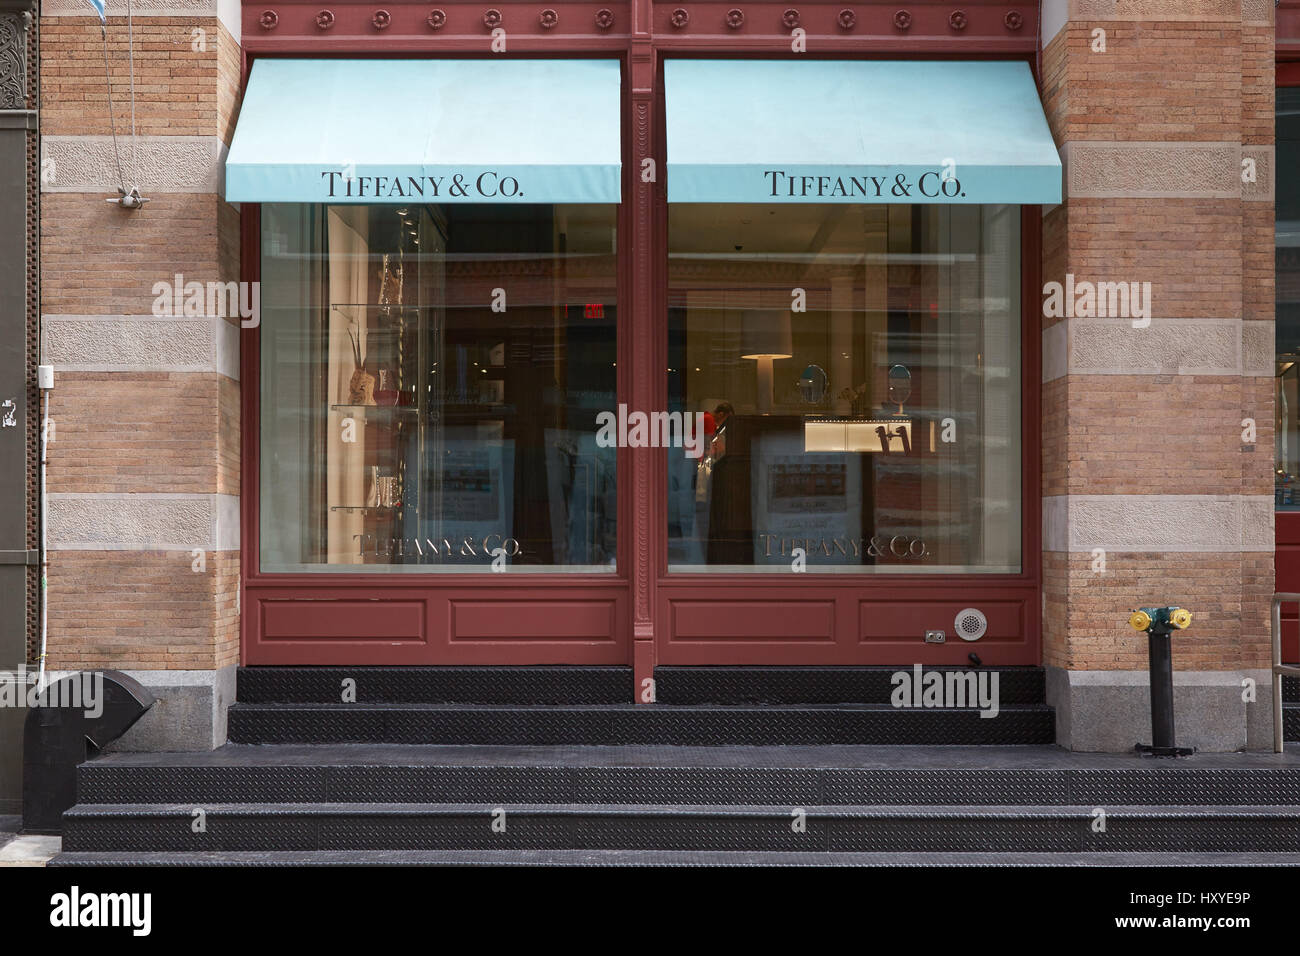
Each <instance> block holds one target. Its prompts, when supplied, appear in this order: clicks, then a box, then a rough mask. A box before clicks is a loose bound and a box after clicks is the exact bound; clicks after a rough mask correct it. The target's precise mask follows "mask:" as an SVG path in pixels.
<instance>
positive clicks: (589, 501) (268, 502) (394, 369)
mask: <svg viewBox="0 0 1300 956" xmlns="http://www.w3.org/2000/svg"><path fill="white" fill-rule="evenodd" d="M616 218H617V207H616V206H613V205H607V204H600V205H506V204H496V205H488V204H483V205H476V204H459V205H452V204H449V205H444V206H435V205H423V206H415V205H412V206H410V207H404V206H395V205H314V204H303V203H285V204H265V205H263V206H262V209H261V233H262V235H261V250H262V262H261V303H262V320H261V327H260V348H261V365H260V378H261V381H260V405H259V407H260V422H261V425H260V427H261V434H260V482H261V487H260V521H259V541H260V559H261V570H262V571H264V572H303V571H317V572H329V571H347V572H358V571H361V572H455V571H478V572H483V571H488V570H509V571H517V572H526V571H535V572H546V571H603V572H613V571H614V570H615V540H616V531H617V529H616V514H617V508H616V500H617V488H616V480H615V479H616V468H615V458H616V449H615V448H611V447H600V446H598V445H597V443H596V441H595V436H596V434H597V425H596V416H597V415H598V413H599V412H601V411H603V410H607V409H611V408H614V407H615V405H616V390H615V381H616V374H617V368H616V362H617V355H616V336H615V329H616V324H617V299H616V294H615V292H616V276H617V260H618V250H617V245H616Z"/></svg>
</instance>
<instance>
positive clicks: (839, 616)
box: [657, 575, 1039, 666]
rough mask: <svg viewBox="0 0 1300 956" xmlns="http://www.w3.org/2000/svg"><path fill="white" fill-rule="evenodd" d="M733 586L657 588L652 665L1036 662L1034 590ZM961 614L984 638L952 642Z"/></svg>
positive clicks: (967, 584)
mask: <svg viewBox="0 0 1300 956" xmlns="http://www.w3.org/2000/svg"><path fill="white" fill-rule="evenodd" d="M736 577H737V576H735V575H729V576H728V578H727V584H726V585H720V584H715V585H714V586H713V587H700V586H698V585H693V584H690V583H685V582H682V583H678V582H680V581H681V579H680V578H674V579H669V580H668V581H661V582H660V584H659V596H660V605H659V613H658V615H657V617H658V621H659V622H660V627H661V629H662V634H663V637H662V639H661V640H660V641H659V646H658V662H659V663H660V664H696V665H700V664H714V665H718V664H827V665H829V664H913V663H921V664H931V665H935V664H966V663H968V659H967V655H968V654H970V653H972V652H975V653H978V654H979V656H980V659H981V660H982V661H983V662H984V663H986V664H992V665H1006V666H1009V665H1018V664H1035V663H1037V662H1038V653H1039V652H1038V637H1039V635H1038V619H1037V615H1036V613H1035V611H1036V609H1037V607H1038V596H1037V594H1038V592H1037V587H1036V585H1033V584H1028V585H1026V584H1023V583H1022V584H1018V585H1015V586H1010V587H1009V586H1007V585H1006V584H1005V583H1003V584H1001V585H995V584H992V583H990V584H989V585H987V586H980V585H979V584H978V583H972V582H971V581H970V580H969V578H967V579H965V580H963V581H961V582H960V583H958V582H957V581H956V580H954V579H953V578H947V577H945V578H944V579H943V580H942V581H939V580H936V581H935V582H933V584H918V583H917V580H916V578H915V577H914V578H912V579H911V581H910V582H909V583H907V584H900V582H897V581H874V580H873V581H870V582H865V583H864V582H863V581H862V580H861V579H859V580H858V581H856V582H854V583H853V584H852V585H847V586H846V584H845V583H838V582H835V581H834V580H832V579H831V576H829V575H818V576H817V577H816V578H815V579H814V580H812V581H808V582H807V583H803V582H799V581H796V580H791V579H789V578H786V579H780V578H777V579H772V577H773V576H771V575H755V577H762V578H767V579H768V580H766V581H761V582H743V583H742V582H737V581H736V580H735V578H736ZM791 577H793V576H791ZM868 594H870V595H871V596H869V597H868V596H866V595H868ZM740 595H749V596H748V597H741V596H740ZM966 607H976V608H979V609H980V610H982V611H983V612H984V613H985V614H986V615H987V616H988V618H989V625H990V627H989V633H988V635H986V636H985V637H983V638H981V639H980V640H978V641H969V642H968V641H962V640H959V639H958V638H957V637H956V635H955V633H954V629H953V618H954V617H955V615H956V613H957V612H958V611H959V610H961V609H963V608H966ZM927 629H938V630H943V631H944V632H945V633H946V634H947V641H946V643H944V644H927V643H925V631H926V630H927Z"/></svg>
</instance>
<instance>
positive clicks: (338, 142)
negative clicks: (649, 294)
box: [226, 59, 621, 203]
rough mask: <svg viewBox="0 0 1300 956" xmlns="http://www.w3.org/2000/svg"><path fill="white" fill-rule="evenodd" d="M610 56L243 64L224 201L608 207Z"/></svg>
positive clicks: (615, 159) (614, 186)
mask: <svg viewBox="0 0 1300 956" xmlns="http://www.w3.org/2000/svg"><path fill="white" fill-rule="evenodd" d="M619 85H620V79H619V65H618V62H617V61H616V60H505V59H492V60H275V59H259V60H257V61H256V62H255V63H254V64H253V70H252V73H251V75H250V77H249V81H248V89H247V91H246V92H245V94H244V102H243V106H242V108H241V109H240V114H239V124H238V126H237V127H236V129H235V137H234V141H233V142H232V143H231V145H230V155H229V158H228V159H227V160H226V199H228V200H229V201H231V202H333V203H346V202H364V203H377V202H378V203H407V202H437V203H455V202H462V203H465V202H513V203H562V202H565V203H567V202H573V203H577V202H588V203H616V202H618V201H619V198H620V178H619V167H620V143H621V136H620V132H619V115H620V111H619Z"/></svg>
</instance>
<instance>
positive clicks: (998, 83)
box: [664, 60, 1061, 204]
mask: <svg viewBox="0 0 1300 956" xmlns="http://www.w3.org/2000/svg"><path fill="white" fill-rule="evenodd" d="M664 84H665V89H666V93H667V107H668V117H667V132H668V170H667V173H668V201H669V202H764V203H778V202H850V203H886V202H887V203H944V202H951V203H1013V204H1036V203H1059V202H1060V201H1061V161H1060V159H1059V157H1058V155H1057V152H1056V147H1055V145H1054V144H1053V141H1052V134H1051V131H1050V130H1049V129H1048V126H1047V119H1046V117H1044V116H1043V108H1042V105H1041V104H1040V103H1039V100H1038V90H1037V88H1036V87H1035V85H1034V79H1033V75H1032V74H1031V73H1030V70H1029V66H1028V64H1026V63H1024V62H1020V61H1016V62H1011V61H1004V62H990V61H981V62H965V61H919V60H876V61H847V60H668V61H667V62H666V63H665V64H664Z"/></svg>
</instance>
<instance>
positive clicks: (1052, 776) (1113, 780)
mask: <svg viewBox="0 0 1300 956" xmlns="http://www.w3.org/2000/svg"><path fill="white" fill-rule="evenodd" d="M956 749H959V748H906V747H876V748H872V747H812V748H779V747H772V748H767V747H764V748H755V747H707V748H687V747H537V748H527V749H524V748H514V747H455V746H444V747H429V746H424V747H422V746H401V745H396V746H388V747H374V746H364V745H361V746H358V745H334V746H320V747H310V746H293V745H276V746H241V745H227V746H226V747H223V748H221V749H220V750H217V751H214V752H210V753H194V754H148V753H134V754H133V753H116V754H107V755H104V756H102V757H101V758H99V759H96V760H92V761H89V762H87V763H85V764H83V765H82V766H81V767H80V768H78V787H77V792H78V800H79V801H80V802H81V803H82V804H95V803H183V804H189V805H191V806H201V805H207V804H218V803H222V804H237V803H325V802H332V803H493V804H497V803H502V802H506V803H532V804H538V803H561V804H564V803H568V804H587V803H592V804H624V803H627V804H671V803H686V804H698V805H727V804H789V805H819V804H833V805H866V804H893V805H925V804H958V803H960V804H967V805H970V806H991V805H1037V806H1052V805H1056V806H1064V805H1074V804H1078V805H1089V806H1111V805H1118V804H1141V805H1156V806H1159V805H1165V804H1184V805H1218V804H1251V805H1271V806H1286V805H1300V762H1296V761H1293V760H1291V759H1290V757H1289V755H1288V756H1283V757H1278V758H1273V757H1271V756H1264V755H1251V756H1250V757H1240V756H1238V755H1233V756H1234V757H1236V758H1237V759H1236V760H1235V761H1231V762H1230V760H1229V758H1227V757H1224V756H1217V755H1204V756H1201V757H1197V758H1194V759H1193V760H1190V761H1165V760H1151V759H1146V758H1138V757H1133V756H1128V755H1123V756H1121V755H1084V754H1066V753H1065V752H1064V751H1058V750H1056V749H1055V748H1046V747H1044V748H997V747H993V748H980V749H979V750H977V751H975V752H973V753H969V752H968V753H966V754H952V753H951V752H950V751H952V750H956ZM1022 751H1028V752H1027V753H1025V752H1022ZM945 764H947V765H945ZM1216 764H1217V765H1216ZM1225 764H1226V765H1225Z"/></svg>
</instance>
